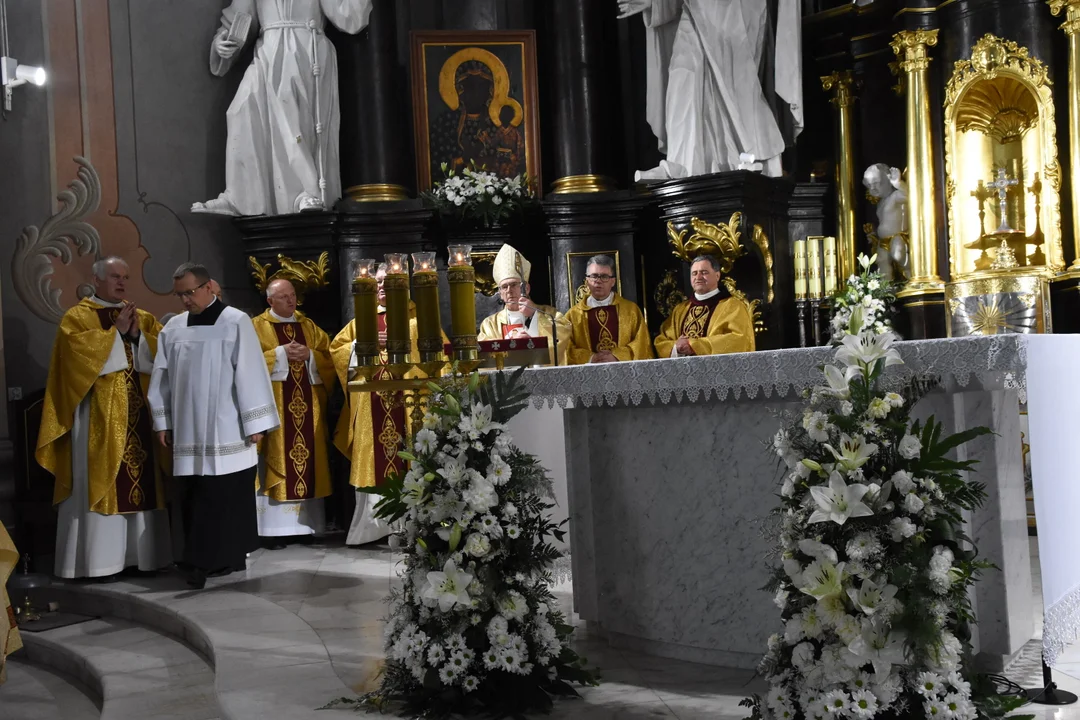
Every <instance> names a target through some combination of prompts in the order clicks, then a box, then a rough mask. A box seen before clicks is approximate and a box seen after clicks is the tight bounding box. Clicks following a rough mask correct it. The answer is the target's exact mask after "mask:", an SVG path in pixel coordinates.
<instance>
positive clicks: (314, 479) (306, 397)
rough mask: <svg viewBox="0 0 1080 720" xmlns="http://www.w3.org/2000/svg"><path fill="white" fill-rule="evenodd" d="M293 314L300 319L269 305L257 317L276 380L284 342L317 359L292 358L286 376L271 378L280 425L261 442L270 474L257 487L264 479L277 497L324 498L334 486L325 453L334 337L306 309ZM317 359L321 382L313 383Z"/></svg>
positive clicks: (272, 496)
mask: <svg viewBox="0 0 1080 720" xmlns="http://www.w3.org/2000/svg"><path fill="white" fill-rule="evenodd" d="M294 317H295V318H296V322H282V321H281V320H278V319H277V318H276V317H274V316H273V315H271V314H270V311H269V310H267V311H266V312H264V313H263V314H262V315H259V316H258V317H256V318H254V319H253V320H252V324H253V325H254V326H255V334H256V335H258V336H259V344H260V345H261V346H262V349H263V357H264V358H265V359H266V366H267V371H268V372H269V373H270V374H271V380H274V374H273V373H274V367H275V365H276V364H277V359H278V353H277V349H278V347H279V346H282V345H288V344H289V343H292V342H295V343H297V344H298V345H304V346H306V347H307V348H308V349H310V350H311V354H312V358H313V362H290V363H288V374H287V375H286V376H285V379H284V380H281V381H274V382H271V383H270V384H271V386H272V387H273V389H274V402H275V403H276V404H277V411H278V417H280V418H281V426H280V427H278V428H277V429H275V430H271V431H270V432H268V433H267V434H266V437H265V438H263V440H262V442H261V443H260V448H259V451H260V453H261V454H262V456H263V458H264V459H265V465H264V467H265V471H266V475H265V477H261V478H258V479H257V480H256V489H257V490H259V484H261V492H262V493H263V494H264V495H266V496H267V497H269V498H270V499H272V500H275V501H277V502H286V501H296V500H311V499H313V498H322V497H326V496H327V495H329V494H330V492H331V489H332V488H331V485H330V465H329V458H328V457H327V454H326V453H327V439H328V432H327V427H326V397H327V393H328V392H329V391H331V390H333V388H334V381H335V379H336V375H335V374H334V363H333V361H332V360H331V358H330V338H329V336H327V334H326V333H325V332H323V331H322V330H321V329H319V327H318V326H317V325H316V324H315V323H314V322H312V321H311V319H310V318H308V317H307V316H305V315H304V314H303V313H301V312H299V311H297V312H296V314H295V315H294ZM312 364H313V365H314V370H315V372H316V373H317V374H318V377H319V379H320V380H322V384H318V383H315V384H313V383H312V382H311V375H310V372H311V371H310V369H309V368H310V367H311V365H312Z"/></svg>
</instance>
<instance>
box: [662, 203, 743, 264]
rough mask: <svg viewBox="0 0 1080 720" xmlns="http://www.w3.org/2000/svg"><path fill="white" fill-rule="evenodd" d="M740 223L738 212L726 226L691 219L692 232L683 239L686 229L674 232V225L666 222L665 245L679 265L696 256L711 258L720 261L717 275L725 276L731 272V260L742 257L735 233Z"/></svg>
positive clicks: (732, 215)
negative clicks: (669, 248)
mask: <svg viewBox="0 0 1080 720" xmlns="http://www.w3.org/2000/svg"><path fill="white" fill-rule="evenodd" d="M740 222H742V213H741V212H734V213H732V214H731V219H730V220H728V222H726V223H720V224H718V225H714V224H713V223H710V222H705V221H704V220H702V219H700V218H691V219H690V227H691V228H693V230H694V232H693V234H692V235H690V238H689V239H687V237H686V235H687V233H689V229H686V228H684V229H683V230H682V231H677V230H676V229H675V223H672V222H669V223H668V224H667V229H668V243H670V244H671V246H672V247H673V248H674V250H672V253H671V254H672V255H674V256H675V257H677V258H679V259H680V260H682V261H683V262H693V260H694V258H695V257H698V256H699V255H712V256H715V257H716V258H717V259H718V260H719V261H720V272H721V274H723V275H727V274H728V273H730V272H731V267H732V265H734V264H735V260H737V259H738V258H740V257H742V256H743V255H745V254H746V248H744V247H743V245H742V243H741V242H740V241H739V240H740V238H741V236H742V233H741V232H740V231H739V223H740Z"/></svg>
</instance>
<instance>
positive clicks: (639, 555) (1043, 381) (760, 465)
mask: <svg viewBox="0 0 1080 720" xmlns="http://www.w3.org/2000/svg"><path fill="white" fill-rule="evenodd" d="M898 347H899V350H900V353H901V355H902V357H903V359H904V362H905V365H903V366H900V367H895V368H890V370H889V371H888V373H887V374H886V378H885V380H884V382H885V383H886V384H889V385H893V386H896V387H900V386H902V385H904V384H905V383H907V382H908V381H910V380H911V379H912V378H913V377H921V378H926V377H938V378H940V383H941V385H940V387H939V388H938V389H937V390H935V391H933V392H932V393H931V394H929V395H928V396H927V397H925V398H924V399H923V400H922V401H921V403H920V404H919V405H918V406H917V412H916V414H917V415H918V416H920V417H927V416H929V415H931V414H932V415H935V416H936V417H937V418H938V419H939V420H941V421H943V422H944V423H945V426H946V428H947V429H949V430H952V431H955V430H961V429H965V428H970V427H974V426H978V425H984V426H988V427H990V428H991V429H993V430H994V432H995V434H994V435H988V436H985V437H982V438H979V439H977V440H976V441H973V442H971V443H969V444H967V445H965V446H963V447H962V448H961V452H964V453H965V454H966V455H965V457H967V458H973V459H977V460H978V461H979V462H978V465H977V466H976V470H975V472H974V473H972V475H971V480H972V481H976V482H981V483H984V484H985V485H986V488H987V493H988V498H987V502H986V503H985V505H984V506H983V507H982V508H981V509H980V510H979V511H978V512H977V513H975V515H974V517H972V518H970V523H969V529H968V534H969V535H970V537H971V538H972V539H973V540H974V542H975V544H976V545H977V546H978V549H979V552H980V554H981V556H982V557H983V558H984V559H986V560H989V561H990V562H992V563H994V564H995V565H996V566H997V567H998V568H999V569H1000V571H994V570H990V571H987V572H986V573H985V574H984V575H983V577H982V579H981V580H980V581H979V583H978V584H977V585H976V586H975V588H976V589H975V593H974V594H975V597H973V606H974V610H975V613H976V616H977V617H978V620H979V625H978V627H977V628H976V633H975V636H974V637H973V644H974V647H975V649H976V651H977V652H978V653H979V660H980V661H981V664H982V665H983V666H984V667H986V668H987V669H990V670H994V669H997V670H1000V669H1001V668H1002V667H1003V665H1004V664H1005V663H1007V662H1008V660H1009V659H1010V658H1011V657H1013V656H1014V655H1015V654H1016V653H1017V652H1018V651H1019V650H1020V648H1021V647H1022V646H1023V645H1024V643H1026V642H1027V641H1028V640H1030V639H1031V638H1032V637H1033V636H1034V635H1035V634H1036V632H1037V630H1038V628H1036V627H1035V626H1034V619H1033V609H1034V608H1033V598H1032V574H1031V568H1030V558H1029V538H1028V532H1027V523H1026V513H1025V504H1024V478H1023V459H1022V455H1021V452H1022V450H1021V442H1020V416H1019V411H1020V404H1021V403H1024V402H1026V403H1027V407H1028V412H1029V421H1030V429H1031V437H1030V452H1031V456H1032V465H1033V468H1034V473H1035V487H1036V492H1035V496H1036V498H1038V499H1039V501H1040V504H1039V505H1038V506H1037V508H1036V512H1037V514H1038V525H1039V529H1040V533H1041V534H1042V545H1041V548H1040V550H1041V552H1040V556H1041V562H1042V563H1043V578H1044V581H1043V582H1044V587H1045V590H1046V596H1047V601H1046V605H1047V619H1046V627H1045V633H1044V635H1045V637H1046V638H1047V641H1046V648H1045V650H1046V652H1047V657H1048V659H1049V660H1050V662H1051V663H1052V662H1053V659H1054V656H1055V653H1056V651H1057V650H1059V649H1060V648H1061V647H1062V646H1063V644H1064V643H1066V642H1069V641H1071V640H1072V636H1073V635H1074V634H1075V630H1076V626H1077V618H1076V617H1075V615H1076V612H1075V611H1074V610H1073V608H1075V607H1076V606H1077V603H1076V595H1077V594H1078V593H1080V590H1078V589H1077V588H1078V587H1080V583H1078V582H1077V581H1078V580H1080V578H1078V577H1076V575H1077V573H1076V571H1073V573H1072V575H1069V574H1068V573H1065V574H1064V575H1063V574H1062V568H1063V567H1066V568H1067V567H1069V565H1070V564H1069V563H1068V562H1067V553H1069V552H1071V550H1070V548H1075V547H1077V546H1078V545H1077V542H1078V540H1080V538H1078V537H1077V534H1078V532H1080V531H1077V530H1074V529H1073V528H1074V526H1076V525H1077V523H1075V519H1076V518H1077V517H1080V515H1078V514H1077V510H1078V507H1080V503H1078V502H1077V500H1076V499H1074V498H1070V496H1069V494H1068V492H1069V491H1068V490H1067V489H1066V490H1064V491H1062V490H1061V489H1059V488H1058V487H1057V486H1056V485H1054V484H1053V483H1052V480H1053V479H1054V478H1060V477H1068V473H1069V472H1071V471H1069V470H1068V468H1070V467H1071V465H1070V464H1069V463H1068V461H1069V457H1068V455H1069V450H1070V445H1071V443H1072V442H1075V438H1076V437H1078V436H1080V417H1078V415H1077V413H1076V412H1075V408H1076V407H1078V406H1080V405H1078V401H1080V384H1078V383H1077V381H1075V380H1074V378H1073V375H1074V373H1070V372H1069V368H1068V367H1067V364H1068V363H1069V362H1070V360H1069V358H1075V357H1080V338H1076V337H1074V336H1053V335H1051V336H1022V335H1004V336H991V337H972V338H963V339H950V340H926V341H911V342H904V343H900V344H899V345H898ZM831 355H832V351H831V350H829V349H828V348H813V349H794V350H777V351H768V352H756V353H749V354H736V355H725V356H712V357H700V358H685V359H676V360H670V359H665V360H654V361H643V362H634V363H612V364H607V365H600V366H578V367H563V368H538V369H530V370H527V371H526V373H525V379H526V382H527V385H528V388H529V390H530V391H531V393H532V396H533V401H534V405H535V408H534V409H530V410H526V411H525V412H523V413H522V414H521V416H519V418H517V419H516V420H515V430H517V432H518V436H517V437H516V440H517V441H518V443H519V445H521V446H522V447H523V448H524V449H527V450H530V451H533V452H536V453H538V454H539V456H540V458H541V460H542V461H543V462H544V464H545V466H547V467H548V469H549V471H551V473H552V476H553V478H554V479H555V481H556V487H557V490H556V494H557V495H561V492H560V489H559V487H560V484H561V483H562V482H563V478H564V477H565V492H566V496H567V499H568V506H569V516H570V534H569V537H570V548H571V559H572V568H573V591H574V605H575V610H576V612H577V613H578V614H579V615H580V616H581V618H582V619H584V620H586V621H587V622H588V623H590V625H591V626H593V627H595V628H597V629H598V630H600V631H602V632H603V633H604V634H605V635H606V636H607V638H608V640H609V642H610V643H611V644H612V645H614V646H617V647H623V648H627V649H632V650H635V651H641V652H648V653H651V654H655V655H659V656H664V657H671V658H677V659H683V660H689V661H694V662H702V663H708V664H714V665H724V666H733V667H744V668H752V667H755V666H756V664H757V662H758V661H759V659H760V657H761V654H762V652H763V651H764V649H765V647H766V642H767V638H768V636H769V635H770V634H771V633H773V632H776V631H777V630H778V629H779V628H780V626H781V623H780V613H779V611H778V610H777V609H776V607H775V606H774V605H773V602H772V595H771V594H770V593H768V592H766V591H764V590H762V587H763V586H764V585H765V583H766V582H767V580H768V568H769V567H770V566H771V565H772V564H773V563H774V562H776V558H775V557H769V552H770V548H771V547H773V543H772V542H771V540H770V539H769V533H770V527H769V525H768V523H767V515H768V513H769V510H770V509H771V508H772V507H774V505H775V501H776V497H777V494H778V492H779V482H780V478H781V472H782V469H781V467H779V464H778V460H777V458H776V456H775V455H774V454H773V453H772V452H771V451H770V448H769V445H770V443H771V439H772V436H773V435H774V433H775V432H776V430H777V429H778V427H779V426H780V423H781V421H780V418H779V417H778V416H779V414H780V413H783V412H785V411H797V412H800V413H801V408H802V404H803V401H802V399H801V394H802V392H803V391H805V390H808V389H809V388H812V387H813V386H815V385H818V384H822V375H821V372H820V367H821V366H822V365H823V364H824V363H825V362H827V361H828V360H829V358H830V357H831ZM560 416H561V417H560ZM560 420H561V422H560ZM560 436H561V437H560ZM1070 438H1072V439H1071V440H1070ZM560 450H564V455H560V454H559V451H560ZM564 458H565V459H564ZM1073 474H1075V473H1073ZM1059 484H1060V483H1059ZM1077 497H1080V492H1078V493H1077ZM560 499H561V498H560ZM1047 536H1050V537H1053V541H1052V542H1048V541H1047ZM1051 565H1053V566H1054V567H1050V566H1051ZM1054 643H1057V645H1056V646H1054V645H1053V644H1054ZM1055 647H1056V648H1057V650H1055Z"/></svg>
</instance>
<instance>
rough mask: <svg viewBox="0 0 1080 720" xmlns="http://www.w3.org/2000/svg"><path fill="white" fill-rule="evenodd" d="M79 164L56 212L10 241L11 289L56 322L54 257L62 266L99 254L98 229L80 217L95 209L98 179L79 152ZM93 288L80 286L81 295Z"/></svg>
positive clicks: (37, 312) (44, 317)
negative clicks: (53, 283)
mask: <svg viewBox="0 0 1080 720" xmlns="http://www.w3.org/2000/svg"><path fill="white" fill-rule="evenodd" d="M73 159H74V161H75V164H76V165H78V166H79V171H78V174H77V176H76V178H75V179H74V180H72V181H71V182H70V183H69V184H68V187H67V190H64V191H63V192H61V193H60V194H59V195H57V200H59V201H60V204H61V207H60V210H59V211H57V212H56V214H54V215H53V216H52V217H50V218H49V219H48V220H46V221H45V222H44V223H43V224H42V226H41V229H40V230H39V229H38V228H37V227H36V226H34V225H28V226H26V227H25V228H23V231H22V233H21V234H20V235H19V238H18V239H17V240H16V241H15V254H14V257H13V258H12V261H11V278H12V284H13V285H14V286H15V293H16V294H17V295H18V296H19V299H20V300H22V301H23V304H24V305H26V307H27V308H28V309H29V310H30V311H31V312H32V313H34V314H35V315H37V316H38V317H39V318H41V319H42V320H45V321H47V322H51V323H57V324H58V323H59V322H60V318H62V317H63V315H64V309H63V307H62V306H61V305H60V295H61V292H62V290H61V289H60V288H53V287H52V280H51V278H52V274H53V261H52V258H57V259H59V260H60V262H62V263H63V264H64V265H69V264H70V263H71V261H72V260H73V259H74V255H73V253H72V250H73V249H74V251H75V252H77V253H78V256H79V257H83V256H85V255H89V254H93V255H94V257H97V256H98V255H100V253H101V237H100V235H99V234H98V231H97V229H96V228H95V227H94V226H93V225H91V224H90V223H88V222H84V221H83V218H84V217H86V216H87V215H90V214H92V213H94V212H95V211H96V210H97V209H98V205H99V204H100V202H101V180H100V178H99V177H98V174H97V171H96V170H94V166H93V165H91V164H90V161H89V160H87V159H86V158H84V157H82V156H75V158H73ZM92 292H93V288H91V287H90V286H89V285H80V286H79V289H78V294H79V296H80V297H82V296H84V295H87V294H89V293H92Z"/></svg>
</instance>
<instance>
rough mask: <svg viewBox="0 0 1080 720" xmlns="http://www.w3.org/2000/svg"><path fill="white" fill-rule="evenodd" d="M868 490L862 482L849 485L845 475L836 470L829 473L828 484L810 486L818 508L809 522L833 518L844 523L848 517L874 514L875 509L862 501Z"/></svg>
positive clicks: (838, 523)
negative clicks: (845, 480)
mask: <svg viewBox="0 0 1080 720" xmlns="http://www.w3.org/2000/svg"><path fill="white" fill-rule="evenodd" d="M867 490H868V488H867V487H866V486H865V485H863V484H861V483H852V484H851V485H848V484H847V483H845V482H844V478H843V476H842V475H841V474H840V473H838V472H835V471H834V472H833V473H832V474H831V475H829V484H828V486H824V485H815V486H813V487H811V488H810V495H811V496H812V497H813V498H814V502H815V503H817V506H818V509H817V510H815V511H814V513H813V514H812V515H811V516H810V520H809V522H811V523H819V522H828V521H829V520H831V521H833V522H834V523H836V524H837V525H843V524H844V523H845V522H847V521H848V518H853V517H867V516H869V515H873V514H874V511H873V510H871V509H870V508H869V507H868V506H867V505H866V504H865V503H863V502H862V498H863V495H865V494H866V491H867Z"/></svg>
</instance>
